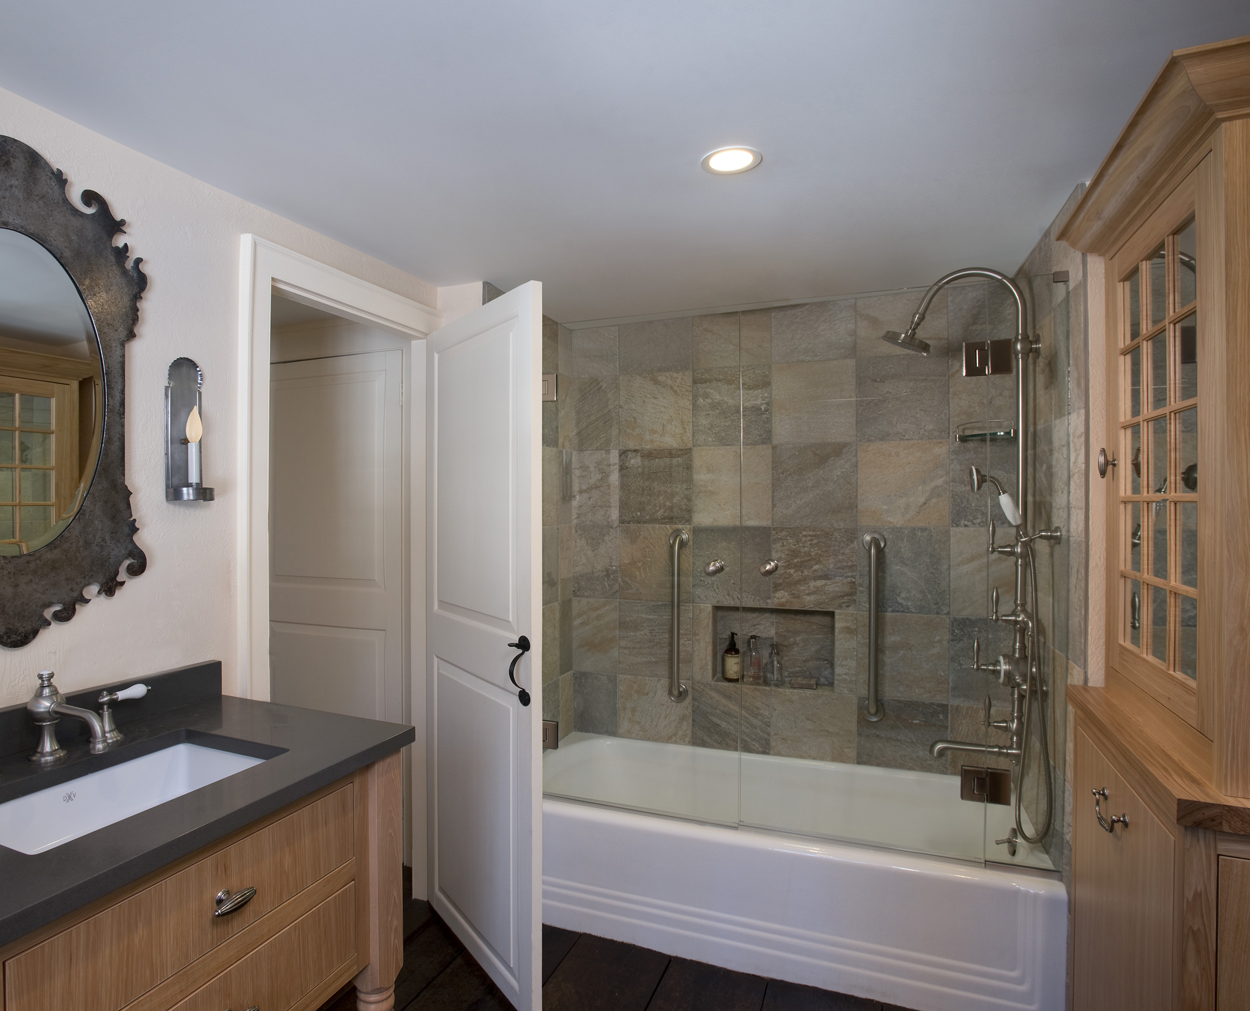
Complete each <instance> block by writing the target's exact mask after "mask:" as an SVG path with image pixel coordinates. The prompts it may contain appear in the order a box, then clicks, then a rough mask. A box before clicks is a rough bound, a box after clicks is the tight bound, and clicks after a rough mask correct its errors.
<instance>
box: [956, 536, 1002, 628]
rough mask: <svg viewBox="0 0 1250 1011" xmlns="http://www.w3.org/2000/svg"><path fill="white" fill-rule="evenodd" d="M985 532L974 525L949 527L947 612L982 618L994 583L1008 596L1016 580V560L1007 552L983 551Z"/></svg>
mask: <svg viewBox="0 0 1250 1011" xmlns="http://www.w3.org/2000/svg"><path fill="white" fill-rule="evenodd" d="M987 534H988V531H986V530H982V529H979V528H977V527H951V596H950V613H951V614H952V615H965V616H968V617H972V618H984V617H985V616H986V615H988V614H989V613H990V593H991V591H992V590H993V588H994V587H995V586H997V587H998V588H999V590H1000V591H1001V592H1002V593H1003V594H1005V595H1010V593H1011V587H1012V586H1013V585H1014V582H1015V562H1014V561H1013V560H1012V559H1010V558H1008V557H1007V556H1006V555H991V554H988V553H987V552H986V545H987V544H988V538H987Z"/></svg>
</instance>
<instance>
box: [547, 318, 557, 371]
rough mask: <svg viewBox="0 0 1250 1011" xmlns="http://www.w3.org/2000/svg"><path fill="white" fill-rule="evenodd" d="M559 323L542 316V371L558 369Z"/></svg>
mask: <svg viewBox="0 0 1250 1011" xmlns="http://www.w3.org/2000/svg"><path fill="white" fill-rule="evenodd" d="M559 332H560V324H559V323H557V322H556V321H555V320H554V319H551V318H550V317H548V316H544V317H543V372H559V371H560V341H559Z"/></svg>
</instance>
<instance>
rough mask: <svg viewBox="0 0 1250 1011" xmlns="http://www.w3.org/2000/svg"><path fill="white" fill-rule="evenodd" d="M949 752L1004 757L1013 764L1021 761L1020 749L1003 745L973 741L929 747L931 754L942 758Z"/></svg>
mask: <svg viewBox="0 0 1250 1011" xmlns="http://www.w3.org/2000/svg"><path fill="white" fill-rule="evenodd" d="M948 751H975V752H977V753H979V754H982V755H1002V756H1004V757H1005V758H1010V759H1011V760H1012V761H1013V762H1016V761H1019V759H1020V749H1019V748H1007V747H1003V745H1001V744H974V743H972V742H971V741H934V742H933V743H932V744H930V745H929V754H930V755H932V756H933V757H934V758H941V757H942V756H943V755H944V754H946V752H948Z"/></svg>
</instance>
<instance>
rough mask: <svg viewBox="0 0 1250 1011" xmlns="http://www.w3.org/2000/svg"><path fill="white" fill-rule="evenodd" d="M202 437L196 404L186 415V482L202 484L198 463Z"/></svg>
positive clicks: (198, 410)
mask: <svg viewBox="0 0 1250 1011" xmlns="http://www.w3.org/2000/svg"><path fill="white" fill-rule="evenodd" d="M203 437H204V423H203V422H202V421H200V405H199V404H196V405H195V406H194V407H192V408H191V413H190V414H188V415H187V484H192V485H195V484H202V483H203V480H204V479H203V475H202V472H201V465H200V439H202V438H203Z"/></svg>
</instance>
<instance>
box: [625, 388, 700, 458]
mask: <svg viewBox="0 0 1250 1011" xmlns="http://www.w3.org/2000/svg"><path fill="white" fill-rule="evenodd" d="M690 396H691V392H690V373H689V372H645V373H638V374H631V375H624V376H621V448H622V449H685V448H688V447H689V446H690V445H692V443H691V410H690Z"/></svg>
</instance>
